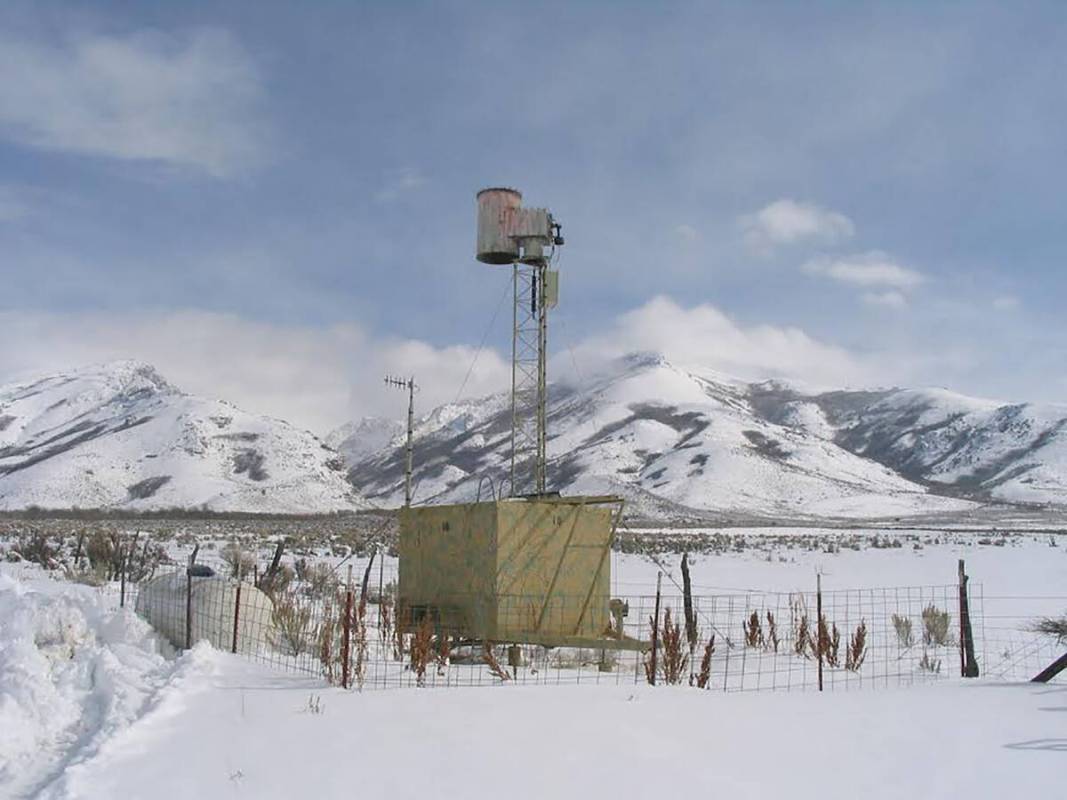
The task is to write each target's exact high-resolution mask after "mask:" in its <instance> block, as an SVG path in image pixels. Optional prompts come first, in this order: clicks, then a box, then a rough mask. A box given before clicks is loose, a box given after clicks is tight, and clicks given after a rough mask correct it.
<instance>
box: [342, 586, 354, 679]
mask: <svg viewBox="0 0 1067 800" xmlns="http://www.w3.org/2000/svg"><path fill="white" fill-rule="evenodd" d="M351 640H352V584H351V582H350V583H349V584H348V588H347V589H345V618H344V620H343V622H342V625H341V687H342V688H344V689H347V688H348V661H349V647H350V643H351Z"/></svg>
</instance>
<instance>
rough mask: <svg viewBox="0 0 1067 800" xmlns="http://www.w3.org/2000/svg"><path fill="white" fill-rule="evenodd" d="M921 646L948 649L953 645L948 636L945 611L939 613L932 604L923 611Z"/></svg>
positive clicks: (950, 637)
mask: <svg viewBox="0 0 1067 800" xmlns="http://www.w3.org/2000/svg"><path fill="white" fill-rule="evenodd" d="M922 620H923V644H925V645H927V646H931V645H937V646H941V647H948V646H951V645H952V644H953V642H952V636H951V635H950V634H949V630H948V623H949V617H948V612H947V611H941V610H940V609H938V608H937V606H935V605H934V604H933V603H931V604H930V605H928V606H927V607H926V608H924V609H923V612H922Z"/></svg>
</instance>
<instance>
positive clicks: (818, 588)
mask: <svg viewBox="0 0 1067 800" xmlns="http://www.w3.org/2000/svg"><path fill="white" fill-rule="evenodd" d="M815 616H816V620H815V641H816V644H815V647H816V648H817V649H818V651H819V652H818V656H819V691H820V692H821V691H822V654H823V650H824V649H825V647H826V643H825V642H823V631H824V630H825V629H826V626H825V625H824V624H823V621H822V573H821V572H817V573H815Z"/></svg>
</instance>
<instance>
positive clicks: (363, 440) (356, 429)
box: [325, 417, 404, 464]
mask: <svg viewBox="0 0 1067 800" xmlns="http://www.w3.org/2000/svg"><path fill="white" fill-rule="evenodd" d="M403 433H404V425H403V423H401V422H399V421H397V420H395V419H384V418H382V417H364V418H363V419H361V420H359V421H358V422H349V423H346V424H344V425H342V426H341V427H339V428H335V429H334V430H332V431H331V432H330V433H329V434H327V436H326V439H325V441H326V444H327V445H329V446H330V447H332V448H333V449H334V450H336V451H337V452H338V453H340V454H341V457H342V458H344V460H345V462H346V463H349V464H354V463H355V462H357V461H360V460H361V459H364V458H366V457H367V456H369V455H372V454H373V453H377V452H378V451H379V450H381V449H383V448H385V447H387V446H388V445H389V444H390V443H391V442H392V441H393V440H394V439H396V438H397V437H398V436H401V435H403Z"/></svg>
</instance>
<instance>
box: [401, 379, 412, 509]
mask: <svg viewBox="0 0 1067 800" xmlns="http://www.w3.org/2000/svg"><path fill="white" fill-rule="evenodd" d="M414 430H415V379H414V378H408V439H407V444H406V445H405V446H404V505H405V506H410V505H411V462H412V453H413V451H414V443H413V442H412V436H413V435H414Z"/></svg>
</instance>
